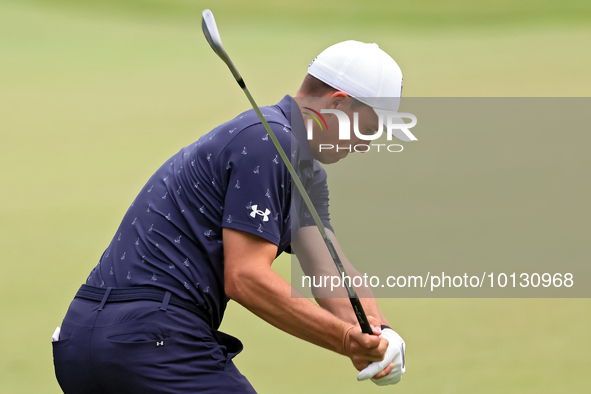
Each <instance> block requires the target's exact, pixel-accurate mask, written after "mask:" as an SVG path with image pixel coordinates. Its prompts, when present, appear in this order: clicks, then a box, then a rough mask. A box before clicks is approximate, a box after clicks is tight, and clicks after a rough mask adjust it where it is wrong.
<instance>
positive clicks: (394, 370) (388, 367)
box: [357, 328, 406, 386]
mask: <svg viewBox="0 0 591 394" xmlns="http://www.w3.org/2000/svg"><path fill="white" fill-rule="evenodd" d="M380 337H381V338H383V339H386V340H387V341H388V349H387V350H386V354H385V356H384V359H383V360H381V361H379V362H372V363H371V364H369V366H367V368H365V369H364V370H363V371H361V372H359V375H357V380H366V379H369V378H371V381H372V382H374V383H375V384H377V385H378V386H387V385H389V384H396V383H398V382H400V379H402V374H404V372H406V366H405V365H404V352H405V351H406V344H405V343H404V340H403V339H402V338H401V337H400V335H398V334H397V333H396V331H394V330H392V329H390V328H386V329H384V330H382V333H381V335H380Z"/></svg>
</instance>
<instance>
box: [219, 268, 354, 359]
mask: <svg viewBox="0 0 591 394" xmlns="http://www.w3.org/2000/svg"><path fill="white" fill-rule="evenodd" d="M236 279H237V280H236V281H235V283H234V284H233V285H232V286H231V287H230V288H228V287H227V289H226V293H228V292H230V294H228V296H229V297H230V298H232V299H233V300H235V301H237V302H238V303H240V304H241V305H243V306H244V307H245V308H247V309H248V310H250V311H251V312H253V313H254V314H256V315H257V316H259V317H260V318H262V319H264V320H265V321H267V322H268V323H270V324H272V325H274V326H275V327H277V328H279V329H281V330H283V331H285V332H287V333H289V334H291V335H294V336H296V337H298V338H301V339H303V340H306V341H308V342H311V343H314V344H316V345H319V346H322V347H324V348H326V349H329V350H333V351H335V352H337V353H340V354H343V352H344V349H343V338H344V336H345V333H346V331H347V329H348V328H349V327H350V324H348V323H346V322H344V321H342V320H340V319H338V318H337V317H335V316H334V315H332V314H331V313H329V312H327V311H326V310H324V309H322V308H320V307H318V306H317V305H315V304H314V303H313V302H311V301H310V300H308V299H306V298H293V297H292V296H291V291H292V288H291V286H290V285H289V284H288V283H287V282H285V281H284V280H283V279H282V278H281V277H280V276H279V275H277V274H276V273H275V272H274V271H273V270H272V269H271V268H270V267H265V266H260V267H258V268H257V269H256V270H249V271H247V272H241V273H240V275H239V276H238V277H237V278H236Z"/></svg>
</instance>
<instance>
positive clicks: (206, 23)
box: [201, 10, 372, 335]
mask: <svg viewBox="0 0 591 394" xmlns="http://www.w3.org/2000/svg"><path fill="white" fill-rule="evenodd" d="M202 16H203V19H202V21H201V27H202V29H203V34H204V35H205V38H206V39H207V42H208V43H209V45H210V46H211V48H212V49H213V51H214V52H215V53H216V54H217V55H218V56H219V57H220V59H222V60H223V61H224V63H226V65H227V66H228V68H229V69H230V71H231V72H232V75H233V76H234V79H236V82H238V85H239V86H240V87H241V88H242V91H244V94H246V97H247V98H248V101H250V104H251V105H252V108H253V109H254V110H255V112H256V113H257V115H258V117H259V119H260V120H261V122H262V123H263V126H264V127H265V129H266V130H267V133H269V136H270V137H271V140H272V141H273V144H274V145H275V148H277V152H278V153H279V156H281V159H282V160H283V163H285V165H286V166H287V169H288V170H289V173H290V174H291V177H292V179H293V181H294V182H295V184H296V186H297V188H298V190H299V192H300V193H301V195H302V198H303V199H304V202H305V203H306V206H307V207H308V209H309V210H310V213H311V214H312V217H313V218H314V222H315V223H316V226H317V227H318V230H320V234H321V235H322V238H323V239H324V243H325V244H326V247H327V248H328V251H329V252H330V255H331V257H332V259H333V261H334V263H335V265H336V267H337V270H338V271H339V275H340V276H341V278H343V277H344V276H347V272H346V271H345V267H343V263H342V262H341V259H340V258H339V256H338V254H337V251H336V249H335V247H334V245H333V243H332V241H331V240H330V238H328V234H327V233H326V229H325V228H324V225H323V224H322V220H321V219H320V216H318V212H316V208H314V204H313V203H312V201H311V200H310V197H309V196H308V193H307V192H306V189H304V186H303V185H302V182H301V181H300V178H299V177H298V175H297V173H296V171H295V169H294V168H293V166H292V165H291V163H290V161H289V159H288V157H287V155H286V154H285V152H284V151H283V148H282V147H281V145H280V144H279V141H278V140H277V137H276V136H275V134H274V133H273V130H271V127H270V126H269V124H268V123H267V121H266V120H265V117H264V116H263V114H262V113H261V110H260V109H259V107H258V105H257V104H256V102H255V101H254V98H253V97H252V95H251V94H250V92H249V91H248V88H247V87H246V84H245V83H244V80H243V79H242V76H241V75H240V73H239V72H238V69H236V66H234V63H232V60H230V57H229V56H228V54H227V53H226V51H225V50H224V47H223V46H222V39H221V38H220V33H219V32H218V28H217V25H216V23H215V19H214V17H213V13H212V12H211V11H210V10H205V11H203V13H202ZM343 282H345V283H346V281H343ZM345 287H346V288H347V294H348V295H349V300H350V301H351V305H352V306H353V310H354V311H355V316H356V317H357V321H358V322H359V325H360V326H361V330H362V331H363V332H364V333H366V334H370V335H371V334H372V331H371V327H370V325H369V322H368V321H367V316H365V312H364V311H363V306H362V305H361V301H360V300H359V297H358V296H357V293H356V292H355V289H354V288H353V287H352V286H351V284H350V283H349V284H347V285H346V286H345Z"/></svg>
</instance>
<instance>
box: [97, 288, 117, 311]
mask: <svg viewBox="0 0 591 394" xmlns="http://www.w3.org/2000/svg"><path fill="white" fill-rule="evenodd" d="M111 290H113V288H112V287H107V291H105V295H104V296H103V300H102V301H101V304H100V305H99V307H98V310H99V311H102V310H103V307H104V306H105V303H106V302H107V298H109V294H111Z"/></svg>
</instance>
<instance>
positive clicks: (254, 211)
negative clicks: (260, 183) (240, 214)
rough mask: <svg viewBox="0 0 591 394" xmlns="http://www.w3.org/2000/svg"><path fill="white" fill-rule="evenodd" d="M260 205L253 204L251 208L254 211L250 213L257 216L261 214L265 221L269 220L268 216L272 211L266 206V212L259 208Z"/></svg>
mask: <svg viewBox="0 0 591 394" xmlns="http://www.w3.org/2000/svg"><path fill="white" fill-rule="evenodd" d="M257 207H258V205H252V206H251V207H250V208H252V212H251V213H250V216H251V217H253V218H255V217H256V216H257V215H261V216H262V217H263V222H266V221H268V220H269V218H268V216H269V214H270V213H271V211H269V209H268V208H265V212H263V211H261V210H260V209H258V210H257Z"/></svg>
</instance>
